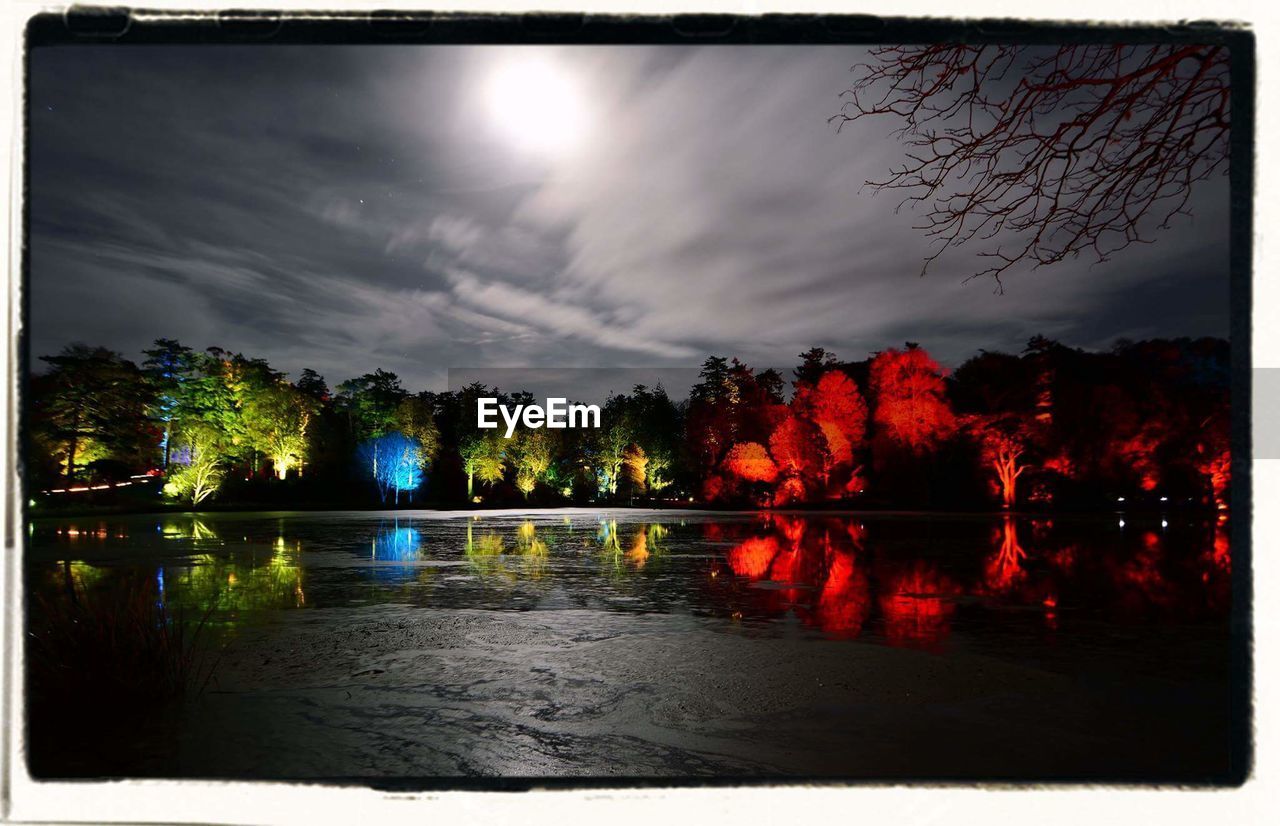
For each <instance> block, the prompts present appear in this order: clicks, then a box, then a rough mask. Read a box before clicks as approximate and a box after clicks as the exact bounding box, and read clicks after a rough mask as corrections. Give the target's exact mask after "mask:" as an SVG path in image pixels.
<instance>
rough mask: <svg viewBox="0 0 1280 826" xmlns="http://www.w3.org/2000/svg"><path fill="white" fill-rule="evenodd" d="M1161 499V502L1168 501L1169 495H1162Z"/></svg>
mask: <svg viewBox="0 0 1280 826" xmlns="http://www.w3.org/2000/svg"><path fill="white" fill-rule="evenodd" d="M1160 501H1161V502H1168V501H1169V497H1167V496H1161V497H1160Z"/></svg>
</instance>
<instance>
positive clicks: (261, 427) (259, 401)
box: [240, 377, 319, 479]
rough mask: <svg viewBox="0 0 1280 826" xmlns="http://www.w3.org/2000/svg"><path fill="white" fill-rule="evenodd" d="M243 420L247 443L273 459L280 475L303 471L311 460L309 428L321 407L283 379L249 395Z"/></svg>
mask: <svg viewBox="0 0 1280 826" xmlns="http://www.w3.org/2000/svg"><path fill="white" fill-rule="evenodd" d="M240 412H241V417H242V418H243V420H244V431H245V437H246V440H247V443H248V444H249V445H251V446H252V448H253V449H254V450H257V451H261V452H262V453H264V454H266V456H267V458H269V459H270V460H271V463H272V465H273V466H274V468H275V472H276V476H278V477H279V478H280V479H284V478H285V476H286V475H287V474H288V472H289V470H290V468H296V469H297V470H298V471H299V472H301V471H302V466H303V463H304V462H305V461H306V460H307V450H308V442H307V429H308V427H310V425H311V421H312V419H313V418H314V417H315V416H316V414H317V413H318V412H319V404H318V403H317V402H316V401H315V399H313V398H312V397H311V396H309V395H307V394H305V393H303V392H301V391H300V390H298V389H297V388H296V387H294V386H293V385H291V384H289V382H287V381H285V380H284V378H283V377H281V378H278V379H276V380H274V381H272V382H271V383H269V384H266V385H263V386H261V387H257V388H254V390H253V391H252V392H250V393H248V394H246V396H245V399H244V402H243V406H242V407H241V411H240Z"/></svg>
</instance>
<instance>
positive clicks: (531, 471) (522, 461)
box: [508, 428, 556, 499]
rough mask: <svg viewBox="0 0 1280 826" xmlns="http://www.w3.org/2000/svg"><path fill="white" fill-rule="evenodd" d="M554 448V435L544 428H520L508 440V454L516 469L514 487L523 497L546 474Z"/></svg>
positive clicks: (527, 496)
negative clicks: (520, 429)
mask: <svg viewBox="0 0 1280 826" xmlns="http://www.w3.org/2000/svg"><path fill="white" fill-rule="evenodd" d="M555 448H556V444H555V437H554V436H552V434H551V431H549V430H547V429H545V428H538V429H526V430H522V431H520V432H519V433H518V434H517V435H516V436H515V437H514V438H512V439H511V440H510V445H509V447H508V456H509V457H510V459H511V464H512V466H513V467H514V468H515V471H516V480H515V481H516V489H518V490H519V491H520V492H521V493H522V494H524V497H525V499H528V498H529V494H530V493H532V492H533V489H534V488H535V487H536V486H537V484H538V482H539V481H542V480H543V478H544V477H545V476H546V473H547V470H548V469H549V468H550V467H551V462H552V460H553V459H554V458H555Z"/></svg>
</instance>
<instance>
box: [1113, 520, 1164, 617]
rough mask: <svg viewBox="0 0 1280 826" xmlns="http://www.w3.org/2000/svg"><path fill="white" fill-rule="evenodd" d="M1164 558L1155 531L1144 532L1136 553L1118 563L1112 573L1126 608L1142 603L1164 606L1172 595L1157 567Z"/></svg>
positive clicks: (1158, 537) (1162, 549) (1160, 540)
mask: <svg viewBox="0 0 1280 826" xmlns="http://www.w3.org/2000/svg"><path fill="white" fill-rule="evenodd" d="M1163 558H1164V542H1163V539H1162V538H1161V537H1160V534H1158V533H1156V532H1155V531H1144V532H1143V534H1142V545H1141V547H1140V548H1139V550H1138V552H1137V553H1136V554H1135V555H1134V556H1133V558H1132V559H1130V560H1129V561H1128V562H1126V563H1125V564H1124V565H1122V566H1120V569H1119V570H1118V571H1117V572H1116V580H1117V583H1118V584H1119V585H1120V586H1121V587H1122V588H1124V589H1125V593H1124V594H1123V595H1122V600H1121V601H1122V603H1123V604H1124V606H1125V607H1127V608H1140V607H1141V604H1142V602H1146V603H1149V604H1155V605H1167V604H1169V603H1171V602H1173V600H1174V598H1175V594H1174V593H1173V592H1172V591H1171V587H1170V584H1169V582H1168V581H1167V580H1166V579H1165V576H1164V573H1163V572H1162V571H1161V570H1160V563H1161V561H1162V560H1163Z"/></svg>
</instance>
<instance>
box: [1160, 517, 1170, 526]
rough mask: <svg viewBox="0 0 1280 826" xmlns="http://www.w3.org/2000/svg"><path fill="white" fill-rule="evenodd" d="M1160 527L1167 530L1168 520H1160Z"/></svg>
mask: <svg viewBox="0 0 1280 826" xmlns="http://www.w3.org/2000/svg"><path fill="white" fill-rule="evenodd" d="M1160 527H1162V528H1167V527H1169V520H1168V519H1161V520H1160Z"/></svg>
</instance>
